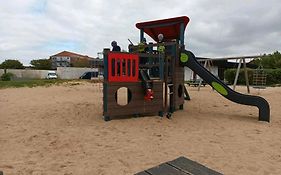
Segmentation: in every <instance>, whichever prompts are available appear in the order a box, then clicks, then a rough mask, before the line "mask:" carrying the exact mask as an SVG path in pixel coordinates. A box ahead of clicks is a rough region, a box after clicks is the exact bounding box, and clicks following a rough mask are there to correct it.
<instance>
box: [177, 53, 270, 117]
mask: <svg viewBox="0 0 281 175" xmlns="http://www.w3.org/2000/svg"><path fill="white" fill-rule="evenodd" d="M180 64H181V65H182V66H187V67H189V68H190V69H191V70H193V71H194V72H195V73H196V74H198V75H199V76H200V77H201V78H202V79H203V80H204V81H206V82H207V83H208V84H209V85H210V86H212V87H213V88H214V89H215V90H216V91H217V92H218V93H219V94H221V95H222V96H223V97H225V98H227V99H228V100H230V101H233V102H235V103H239V104H242V105H249V106H256V107H258V109H259V120H260V121H267V122H269V121H270V108H269V104H268V102H267V101H266V100H265V99H264V98H262V97H259V96H252V95H245V94H241V93H238V92H235V91H233V90H232V89H231V88H229V87H228V86H227V85H226V84H224V83H223V82H222V81H221V80H219V79H218V78H217V77H216V76H214V75H213V74H212V73H210V72H209V71H208V70H207V69H205V68H204V67H203V66H202V65H201V64H200V63H199V62H198V61H197V60H196V58H195V56H194V54H193V53H192V52H190V51H187V50H184V51H182V52H181V55H180Z"/></svg>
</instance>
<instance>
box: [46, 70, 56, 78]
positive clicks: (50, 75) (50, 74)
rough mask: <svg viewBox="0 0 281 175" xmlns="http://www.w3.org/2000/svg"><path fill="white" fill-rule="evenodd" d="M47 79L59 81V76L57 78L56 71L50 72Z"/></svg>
mask: <svg viewBox="0 0 281 175" xmlns="http://www.w3.org/2000/svg"><path fill="white" fill-rule="evenodd" d="M46 78H47V79H57V78H58V76H57V73H56V71H48V75H47V77H46Z"/></svg>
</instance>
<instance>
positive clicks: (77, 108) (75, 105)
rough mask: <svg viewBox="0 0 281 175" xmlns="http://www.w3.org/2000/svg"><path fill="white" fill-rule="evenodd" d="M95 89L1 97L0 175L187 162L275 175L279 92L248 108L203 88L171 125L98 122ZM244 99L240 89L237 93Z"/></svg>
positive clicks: (4, 92) (76, 173)
mask: <svg viewBox="0 0 281 175" xmlns="http://www.w3.org/2000/svg"><path fill="white" fill-rule="evenodd" d="M100 88H101V87H100V86H99V85H97V84H91V83H83V84H80V85H73V84H72V85H71V84H70V85H69V84H68V85H60V86H52V87H36V88H17V89H16V88H10V89H1V90H0V170H2V171H4V173H5V175H6V174H7V175H14V174H22V175H29V174H32V175H39V174H45V175H51V174H58V175H61V174H63V175H80V174H81V175H84V174H85V175H89V174H91V175H92V174H93V175H113V174H114V175H131V174H134V173H137V172H139V171H142V170H144V169H148V168H150V167H153V166H156V165H158V164H160V163H163V162H166V161H169V160H173V159H176V158H177V157H179V156H186V157H187V158H189V159H192V160H194V161H197V162H200V163H201V164H204V165H206V166H208V167H209V168H212V169H215V170H217V171H219V172H221V173H224V174H247V175H251V174H253V175H254V174H255V175H256V174H262V175H263V174H264V175H268V174H276V175H277V174H281V115H280V113H281V102H280V99H281V88H280V87H279V88H267V89H266V90H261V91H260V92H258V91H257V90H255V89H251V91H252V94H255V95H257V94H258V93H259V94H260V95H261V96H263V97H265V98H266V99H267V100H268V101H269V103H270V106H271V123H267V122H259V121H258V110H257V108H255V107H248V106H242V105H238V104H235V103H232V102H230V101H228V100H226V99H224V98H223V97H221V96H220V95H218V94H217V93H216V92H214V91H212V89H211V88H210V87H208V86H206V87H204V88H201V91H200V92H198V91H197V88H194V87H188V90H189V93H190V95H191V98H192V100H191V101H188V102H186V103H185V105H184V110H183V111H178V112H176V113H174V114H173V116H172V119H171V120H169V119H167V118H162V119H161V118H159V117H157V116H152V117H140V118H128V119H118V120H112V121H110V122H104V121H103V119H102V93H101V89H100ZM238 90H239V91H241V92H243V93H244V92H246V88H245V87H238Z"/></svg>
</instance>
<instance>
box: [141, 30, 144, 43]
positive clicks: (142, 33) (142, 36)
mask: <svg viewBox="0 0 281 175" xmlns="http://www.w3.org/2000/svg"><path fill="white" fill-rule="evenodd" d="M143 38H144V31H143V29H140V43H141V42H142V41H143Z"/></svg>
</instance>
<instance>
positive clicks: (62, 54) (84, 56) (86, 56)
mask: <svg viewBox="0 0 281 175" xmlns="http://www.w3.org/2000/svg"><path fill="white" fill-rule="evenodd" d="M57 56H59V57H83V58H88V59H92V58H91V57H89V56H88V55H81V54H78V53H74V52H68V51H62V52H60V53H57V54H55V55H52V56H51V57H57Z"/></svg>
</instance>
